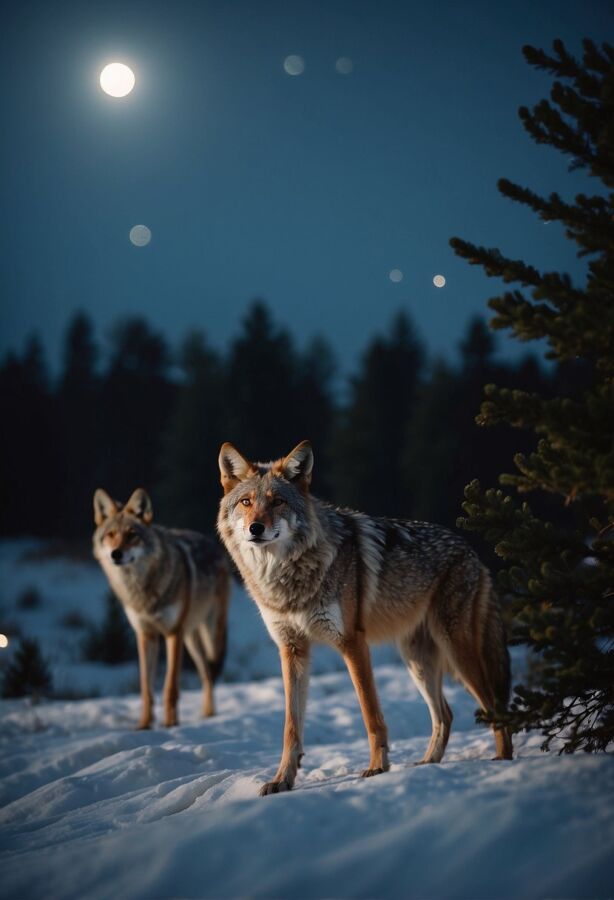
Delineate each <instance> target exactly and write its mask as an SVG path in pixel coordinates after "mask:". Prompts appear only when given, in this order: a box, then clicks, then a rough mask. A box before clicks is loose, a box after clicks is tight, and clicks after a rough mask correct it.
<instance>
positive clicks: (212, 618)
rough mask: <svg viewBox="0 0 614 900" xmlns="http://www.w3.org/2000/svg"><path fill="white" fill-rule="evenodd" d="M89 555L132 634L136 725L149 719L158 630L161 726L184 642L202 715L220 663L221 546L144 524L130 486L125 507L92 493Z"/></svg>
mask: <svg viewBox="0 0 614 900" xmlns="http://www.w3.org/2000/svg"><path fill="white" fill-rule="evenodd" d="M94 518H95V521H96V526H97V528H96V531H95V532H94V539H93V544H94V556H95V557H96V559H97V560H98V562H99V563H100V565H101V566H102V568H103V569H104V571H105V573H106V576H107V578H108V579H109V583H110V585H111V587H112V589H113V591H114V592H115V594H116V596H117V597H118V599H119V600H120V601H121V603H122V605H123V607H124V610H125V612H126V615H127V617H128V620H129V621H130V624H131V625H132V627H133V628H134V630H135V632H136V638H137V645H138V651H139V670H140V676H141V697H142V712H141V720H140V722H139V728H149V727H150V726H151V723H152V721H153V706H154V679H155V669H156V661H157V657H158V648H159V643H160V636H162V637H164V638H165V641H166V658H167V668H166V681H165V683H164V714H165V725H169V726H170V725H176V724H177V723H178V716H177V701H178V699H179V675H180V670H181V652H182V646H183V644H184V643H185V645H186V647H187V649H188V652H189V654H190V656H191V657H192V659H193V660H194V663H195V665H196V668H197V670H198V673H199V675H200V678H201V681H202V683H203V690H204V696H203V715H205V716H211V715H213V713H214V703H213V683H214V681H215V679H216V677H217V676H218V675H219V673H220V671H221V669H222V666H223V664H224V655H225V652H226V619H227V609H228V595H229V588H230V577H229V570H228V562H227V559H226V557H225V554H224V552H223V550H222V548H221V547H220V546H219V545H218V544H217V543H216V542H215V541H213V540H211V539H210V538H206V537H205V536H204V535H202V534H198V533H197V532H195V531H180V530H178V529H171V528H161V527H160V526H159V525H152V519H153V510H152V505H151V500H150V499H149V497H148V495H147V494H146V492H145V491H144V490H143V489H142V488H138V489H137V490H136V491H134V493H133V494H132V496H131V497H130V499H129V500H128V502H127V503H126V505H125V506H123V505H122V504H121V503H118V502H117V501H116V500H112V499H111V498H110V497H109V495H108V494H107V493H106V491H103V490H100V489H99V490H97V491H96V493H95V494H94Z"/></svg>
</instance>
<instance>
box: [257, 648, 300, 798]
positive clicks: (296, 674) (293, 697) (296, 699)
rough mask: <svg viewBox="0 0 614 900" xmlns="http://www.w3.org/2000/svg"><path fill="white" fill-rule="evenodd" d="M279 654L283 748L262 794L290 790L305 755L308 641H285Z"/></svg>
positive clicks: (262, 789) (263, 787) (261, 789)
mask: <svg viewBox="0 0 614 900" xmlns="http://www.w3.org/2000/svg"><path fill="white" fill-rule="evenodd" d="M279 655H280V657H281V672H282V675H283V679H284V691H285V694H286V722H285V726H284V749H283V753H282V755H281V760H280V763H279V769H278V770H277V774H276V776H275V778H274V779H273V781H268V782H267V783H266V784H263V785H262V787H261V788H260V796H261V797H264V796H265V794H278V793H279V792H280V791H289V790H290V789H291V788H292V786H293V784H294V779H295V778H296V773H297V771H298V769H299V767H300V765H301V757H302V755H303V723H304V720H305V706H306V703H307V686H308V684H309V644H308V643H307V641H296V642H293V643H292V644H283V645H282V646H281V647H280V648H279Z"/></svg>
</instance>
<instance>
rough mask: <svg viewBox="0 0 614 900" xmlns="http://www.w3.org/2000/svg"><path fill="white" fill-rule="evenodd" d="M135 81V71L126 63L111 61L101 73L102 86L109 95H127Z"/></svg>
mask: <svg viewBox="0 0 614 900" xmlns="http://www.w3.org/2000/svg"><path fill="white" fill-rule="evenodd" d="M135 82H136V79H135V77H134V72H133V71H132V69H131V68H130V67H129V66H126V65H124V63H118V62H115V63H109V65H108V66H105V67H104V69H103V70H102V72H101V73H100V87H101V88H102V89H103V91H104V92H105V94H108V95H109V97H125V96H126V95H127V94H129V93H130V91H131V90H132V88H133V87H134V85H135Z"/></svg>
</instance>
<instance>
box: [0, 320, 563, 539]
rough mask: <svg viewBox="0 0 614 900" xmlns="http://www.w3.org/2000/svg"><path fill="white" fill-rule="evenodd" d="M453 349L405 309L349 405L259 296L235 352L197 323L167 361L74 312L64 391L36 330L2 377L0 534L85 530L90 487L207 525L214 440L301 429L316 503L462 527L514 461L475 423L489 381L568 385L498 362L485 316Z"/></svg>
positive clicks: (356, 381)
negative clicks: (468, 495)
mask: <svg viewBox="0 0 614 900" xmlns="http://www.w3.org/2000/svg"><path fill="white" fill-rule="evenodd" d="M460 351H461V353H460V364H459V365H457V366H453V365H450V364H448V363H444V362H439V363H437V364H435V365H434V366H432V367H428V366H427V363H426V355H425V349H424V347H423V345H422V344H421V342H420V340H419V339H418V337H417V336H416V333H415V330H414V328H413V325H412V322H411V320H410V319H409V318H408V316H407V315H406V314H404V313H399V314H398V315H397V316H396V317H395V318H394V320H393V321H392V323H391V324H390V326H389V327H388V329H387V331H385V332H384V333H383V334H380V335H378V336H376V337H374V338H373V339H372V340H371V342H370V343H369V345H368V346H367V348H366V350H365V352H364V354H363V357H362V359H361V361H360V364H359V367H358V371H357V373H356V374H355V375H354V376H353V377H352V378H351V380H350V384H349V386H348V387H349V389H348V391H347V392H345V393H346V397H345V400H344V402H341V401H340V400H339V398H338V396H337V393H338V392H337V391H336V390H335V386H334V376H335V359H334V352H333V349H332V348H331V347H330V346H329V344H328V343H327V342H326V340H324V339H323V338H320V337H318V338H315V339H314V340H313V341H312V342H311V343H310V344H309V345H308V346H307V348H306V349H299V348H297V346H296V344H295V342H294V340H293V338H292V336H291V335H290V334H289V333H288V332H287V331H286V330H284V329H283V328H281V327H280V326H279V325H278V324H277V323H276V322H275V321H274V320H273V319H272V317H271V314H270V313H269V311H268V309H267V307H266V306H265V305H264V304H263V303H260V302H256V303H254V304H253V305H252V306H251V308H250V310H249V312H248V313H247V315H246V316H245V318H244V320H243V321H242V323H241V325H240V328H239V333H238V335H237V337H236V338H235V339H234V340H233V341H232V342H231V344H230V346H229V348H228V350H227V352H226V353H225V354H220V353H219V352H217V351H216V350H214V349H213V348H212V347H211V346H209V345H208V344H207V341H206V339H205V337H204V336H203V335H202V334H201V333H200V332H196V331H195V332H192V333H190V334H189V335H188V336H187V338H186V339H185V341H184V343H183V345H182V346H181V348H180V350H179V352H178V353H176V354H173V353H171V350H170V348H169V346H168V344H167V342H166V341H165V339H164V337H163V336H162V335H161V334H159V333H157V332H155V331H154V330H152V328H151V327H150V325H149V324H148V323H147V322H146V321H144V320H143V319H139V318H134V319H129V320H125V321H122V322H120V323H118V324H117V325H116V327H115V329H114V330H113V332H112V333H111V335H110V352H109V353H108V354H107V357H106V358H105V359H101V358H100V357H101V350H100V347H99V345H98V342H97V340H96V338H95V335H94V330H93V326H92V323H91V321H90V320H89V319H88V318H87V316H85V315H83V314H78V315H76V316H75V317H74V319H73V320H72V322H71V323H70V325H69V328H68V329H67V333H66V336H65V346H64V357H63V363H62V371H61V374H60V377H59V379H58V380H57V383H55V384H52V382H51V380H50V378H49V375H48V372H47V368H46V365H45V360H44V353H43V348H42V345H41V343H40V341H39V340H38V338H37V337H32V338H31V339H30V340H29V341H28V343H27V345H26V347H25V349H24V351H23V352H22V353H21V355H16V354H14V353H11V354H9V355H8V356H7V357H6V359H5V360H4V362H3V364H2V367H1V369H0V404H1V405H2V409H1V421H2V422H3V425H4V426H5V428H4V434H5V437H4V439H3V441H2V450H1V454H2V481H3V499H2V503H1V505H0V510H1V512H0V515H1V524H0V529H1V533H2V534H4V535H18V534H37V535H42V536H54V537H57V536H62V537H82V536H84V535H87V534H89V532H90V530H91V519H92V515H91V497H92V494H93V492H94V490H95V488H97V487H100V486H103V487H105V488H106V489H107V490H108V491H109V492H111V493H112V495H113V496H115V497H117V498H118V499H125V498H126V497H127V496H128V494H129V493H130V492H131V491H132V490H133V489H134V488H135V487H137V486H139V485H141V486H144V487H146V488H147V489H148V490H149V491H150V492H151V493H152V495H153V498H154V503H155V507H156V513H157V518H158V520H159V521H164V522H167V523H172V524H174V525H180V526H184V527H192V528H198V529H201V530H205V531H211V530H212V528H213V523H214V521H215V516H216V510H217V503H218V499H219V494H220V489H219V483H218V469H217V455H218V451H219V446H220V444H221V443H222V441H224V440H230V441H232V442H234V443H236V444H237V446H238V447H239V448H240V449H241V451H242V452H243V453H245V454H246V455H247V456H250V457H252V458H254V459H268V458H270V457H271V456H275V455H281V454H282V453H284V452H287V451H288V450H289V449H291V447H292V446H294V444H296V443H298V441H300V440H302V439H304V438H309V439H310V440H311V441H312V442H313V444H314V448H315V452H316V460H317V464H316V468H315V471H314V491H315V492H316V493H318V494H319V495H321V496H325V497H327V498H330V499H332V500H334V501H335V502H337V503H339V504H344V505H349V506H354V507H357V508H360V509H366V510H368V511H369V512H371V513H374V514H381V515H397V516H405V517H412V518H425V519H431V520H433V521H439V522H442V523H444V524H448V525H453V524H454V522H455V519H456V517H457V515H458V513H459V509H460V503H461V500H462V495H463V488H464V486H465V485H466V484H467V483H468V482H469V481H471V480H472V479H473V478H475V477H479V478H480V479H483V480H484V481H485V482H486V483H492V482H493V481H495V480H496V476H497V475H498V473H499V472H500V471H502V470H504V469H505V467H506V466H507V465H508V461H509V432H508V431H507V430H506V429H505V428H502V429H497V428H494V429H479V428H478V427H477V426H476V425H475V423H474V417H475V415H476V412H477V410H478V408H479V404H480V400H481V397H482V388H483V386H484V385H485V384H487V383H489V382H496V383H497V384H498V385H500V386H505V385H508V384H509V385H513V386H514V387H516V388H522V389H525V390H540V391H542V392H546V393H548V391H549V389H551V388H552V389H554V388H555V387H556V384H555V382H557V381H558V380H561V379H563V378H565V377H568V374H566V373H565V372H563V371H560V370H558V371H556V372H554V373H552V374H551V375H548V376H547V375H546V374H545V373H544V372H543V371H542V370H541V369H540V368H539V366H538V365H537V363H536V362H535V361H534V359H532V358H527V359H525V360H524V361H522V362H520V363H517V364H511V363H509V364H506V365H503V364H501V363H499V362H495V361H494V358H493V351H494V347H493V339H492V337H491V335H490V333H489V331H488V329H487V328H486V326H485V324H484V322H483V321H482V320H480V319H474V320H472V321H471V322H470V323H469V326H468V329H467V333H466V336H465V338H464V340H463V342H462V345H461V347H460ZM550 382H552V384H550Z"/></svg>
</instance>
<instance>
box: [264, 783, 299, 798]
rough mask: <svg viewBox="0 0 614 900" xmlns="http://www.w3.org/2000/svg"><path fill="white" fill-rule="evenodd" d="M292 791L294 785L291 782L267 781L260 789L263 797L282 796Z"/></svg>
mask: <svg viewBox="0 0 614 900" xmlns="http://www.w3.org/2000/svg"><path fill="white" fill-rule="evenodd" d="M291 790H292V785H291V784H290V782H289V781H267V783H266V784H263V785H262V787H261V788H260V791H259V794H260V796H261V797H266V796H267V794H282V793H283V792H284V791H291Z"/></svg>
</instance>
